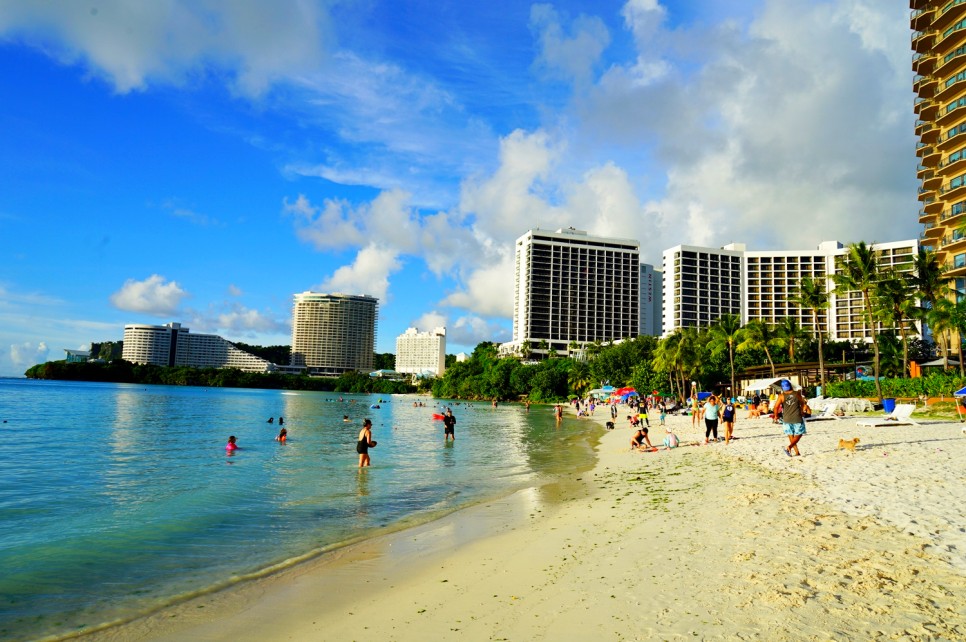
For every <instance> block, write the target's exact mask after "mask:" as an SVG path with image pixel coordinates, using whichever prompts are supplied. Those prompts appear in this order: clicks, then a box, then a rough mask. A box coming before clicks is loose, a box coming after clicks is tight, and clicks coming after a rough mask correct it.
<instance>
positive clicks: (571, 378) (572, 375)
mask: <svg viewBox="0 0 966 642" xmlns="http://www.w3.org/2000/svg"><path fill="white" fill-rule="evenodd" d="M567 382H568V384H569V385H570V391H571V392H573V393H574V394H575V395H577V396H578V397H583V396H584V393H585V392H586V391H587V389H588V388H590V386H591V380H590V366H588V365H587V364H586V363H585V362H583V361H579V362H578V361H575V362H574V363H572V364H571V365H570V371H569V372H568V373H567Z"/></svg>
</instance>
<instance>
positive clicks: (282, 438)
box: [275, 428, 288, 444]
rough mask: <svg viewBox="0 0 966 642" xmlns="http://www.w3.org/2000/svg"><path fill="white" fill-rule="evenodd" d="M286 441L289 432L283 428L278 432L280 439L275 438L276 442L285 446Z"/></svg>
mask: <svg viewBox="0 0 966 642" xmlns="http://www.w3.org/2000/svg"><path fill="white" fill-rule="evenodd" d="M286 439H288V430H286V429H285V428H282V429H281V430H279V431H278V437H276V438H275V441H279V442H281V443H283V444H284V443H285V440H286Z"/></svg>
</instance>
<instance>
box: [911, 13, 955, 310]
mask: <svg viewBox="0 0 966 642" xmlns="http://www.w3.org/2000/svg"><path fill="white" fill-rule="evenodd" d="M909 5H910V8H911V9H912V16H911V27H912V31H913V33H912V50H913V55H912V70H913V72H915V77H914V79H913V91H914V92H915V94H916V98H915V107H914V111H915V113H916V115H917V116H918V120H917V121H916V136H918V138H919V142H918V143H917V145H916V156H918V158H919V164H918V166H917V168H916V171H917V176H918V178H919V181H920V187H919V201H920V203H921V206H920V209H919V222H920V223H922V225H923V228H924V229H923V231H922V234H921V236H920V242H921V245H922V246H923V247H926V248H929V249H932V250H934V251H935V252H936V253H937V254H938V258H939V260H940V261H941V262H942V263H943V264H944V265H945V266H946V267H947V268H948V270H949V272H948V275H949V276H951V277H953V278H954V279H955V280H956V282H955V285H956V289H957V290H959V291H964V290H966V287H964V286H966V234H964V233H963V231H962V228H963V226H964V224H966V2H963V1H962V0H941V1H940V0H911V1H910V3H909Z"/></svg>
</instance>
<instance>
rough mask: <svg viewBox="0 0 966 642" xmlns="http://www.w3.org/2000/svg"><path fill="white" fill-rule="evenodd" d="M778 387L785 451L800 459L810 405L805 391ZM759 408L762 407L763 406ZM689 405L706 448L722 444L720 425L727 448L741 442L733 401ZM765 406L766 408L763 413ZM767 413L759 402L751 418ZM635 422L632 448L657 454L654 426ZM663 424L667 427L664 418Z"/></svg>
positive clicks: (778, 419) (778, 414)
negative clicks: (736, 433) (651, 429)
mask: <svg viewBox="0 0 966 642" xmlns="http://www.w3.org/2000/svg"><path fill="white" fill-rule="evenodd" d="M778 385H779V387H780V388H781V392H780V393H779V394H778V395H777V396H776V399H775V402H774V403H775V411H774V418H775V421H776V423H781V424H782V426H783V428H782V432H783V434H784V435H785V436H787V437H788V446H786V447H783V448H782V451H783V452H784V453H785V454H786V455H787V456H789V457H797V456H799V455H801V452H800V451H799V449H798V443H799V441H801V439H802V437H803V436H804V435H805V432H806V430H805V418H806V417H808V416H809V414H810V411H809V409H808V402H807V401H806V399H805V397H804V396H803V395H802V393H801V390H796V389H795V388H794V386H792V384H791V382H790V381H788V380H787V379H782V380H781V381H780V382H779V384H778ZM758 404H760V406H759V405H758ZM689 405H690V406H691V411H692V414H691V426H692V428H696V427H697V426H698V425H699V421H701V420H703V421H704V429H705V432H704V443H705V444H709V443H715V442H718V441H722V439H721V438H719V437H718V423H719V421H720V422H721V423H722V424H723V425H724V438H723V441H724V442H725V444H730V443H731V441H732V440H733V439H737V438H736V437H735V436H734V427H735V421H736V420H737V408H736V406H735V400H734V399H733V398H721V397H719V396H718V395H714V394H712V395H710V396H709V397H708V398H707V399H706V400H705V402H704V404H701V403H700V402H699V400H698V397H697V394H692V396H691V399H690V403H689ZM761 406H763V409H762V408H761ZM767 413H768V401H767V400H762V399H759V398H756V399H755V400H754V401H753V402H752V404H751V408H750V411H749V414H748V416H749V417H759V416H762V415H763V414H767ZM645 418H646V414H645ZM635 419H636V418H635V417H633V416H628V420H629V421H630V424H631V428H634V429H635V430H636V432H635V433H634V436H633V437H631V448H633V449H637V450H652V451H653V450H657V449H656V448H654V446H652V445H651V442H650V439H648V434H647V433H648V427H649V426H650V422H647V425H646V426H642V425H640V422H638V421H635ZM661 423H662V424H663V423H664V422H663V416H662V422H661ZM608 427H610V426H608ZM667 433H668V436H669V437H673V441H674V442H675V445H676V444H677V441H678V440H677V436H676V435H674V434H673V433H672V432H671V429H670V428H667ZM665 447H667V448H671V447H673V446H668V439H665Z"/></svg>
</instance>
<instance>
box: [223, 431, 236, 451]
mask: <svg viewBox="0 0 966 642" xmlns="http://www.w3.org/2000/svg"><path fill="white" fill-rule="evenodd" d="M225 450H227V451H228V452H229V453H233V452H235V451H236V450H238V444H237V443H235V435H232V436H231V437H229V438H228V443H227V444H225Z"/></svg>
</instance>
